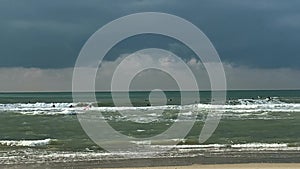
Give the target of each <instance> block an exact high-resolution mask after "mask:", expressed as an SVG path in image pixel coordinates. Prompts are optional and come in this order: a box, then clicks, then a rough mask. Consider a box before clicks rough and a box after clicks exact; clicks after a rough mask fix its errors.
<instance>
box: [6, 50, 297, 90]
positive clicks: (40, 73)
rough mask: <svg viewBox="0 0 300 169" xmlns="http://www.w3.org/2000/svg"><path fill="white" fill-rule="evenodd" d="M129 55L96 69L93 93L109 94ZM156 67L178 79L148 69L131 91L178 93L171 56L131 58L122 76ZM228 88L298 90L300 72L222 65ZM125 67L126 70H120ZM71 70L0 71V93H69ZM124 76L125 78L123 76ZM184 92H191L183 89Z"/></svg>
mask: <svg viewBox="0 0 300 169" xmlns="http://www.w3.org/2000/svg"><path fill="white" fill-rule="evenodd" d="M127 56H128V55H123V56H121V57H119V58H118V59H117V60H115V61H105V62H103V63H102V66H101V68H100V69H99V70H98V74H97V77H96V90H99V91H110V89H111V79H112V76H113V74H114V71H115V70H116V68H117V67H118V65H120V63H122V61H123V64H124V59H125V58H126V57H127ZM185 64H186V65H187V66H188V67H189V68H190V69H191V70H192V72H193V73H194V74H195V78H196V80H197V82H198V85H199V89H200V90H210V83H209V78H208V76H207V73H206V70H205V68H204V66H203V64H202V63H201V62H199V61H197V60H196V59H190V60H189V61H187V62H185ZM149 65H156V66H157V67H161V68H164V69H170V70H171V69H172V70H173V73H175V74H178V75H180V76H177V77H181V78H179V79H178V78H177V79H176V78H174V77H172V75H171V74H167V73H165V72H162V71H159V70H155V69H148V70H145V71H142V72H140V73H138V74H137V75H136V76H135V78H134V79H133V80H132V81H131V85H130V90H153V89H162V90H178V89H179V87H178V84H176V81H177V82H178V81H186V82H187V83H190V82H189V81H188V80H187V79H189V78H186V77H185V72H186V71H185V70H184V69H186V67H185V66H182V64H181V62H179V60H177V59H174V58H172V57H171V56H155V57H153V56H148V55H143V56H141V55H131V56H130V60H128V61H127V62H126V67H127V68H126V69H124V70H122V72H124V73H131V72H133V73H134V71H136V69H135V67H144V66H149ZM223 66H224V69H225V73H226V78H227V86H228V89H229V90H232V89H299V88H300V78H299V74H300V71H299V70H294V69H281V68H273V69H262V68H250V67H246V66H232V65H231V64H228V63H223ZM123 68H125V67H123ZM72 73H73V69H72V68H64V69H40V68H1V69H0V79H1V86H0V91H2V92H8V91H13V92H15V91H71V90H72ZM124 77H126V76H125V75H124ZM184 90H193V88H185V89H184Z"/></svg>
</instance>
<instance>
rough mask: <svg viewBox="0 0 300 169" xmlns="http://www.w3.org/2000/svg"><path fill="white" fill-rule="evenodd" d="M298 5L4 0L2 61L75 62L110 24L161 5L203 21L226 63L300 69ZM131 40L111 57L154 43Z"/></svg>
mask: <svg viewBox="0 0 300 169" xmlns="http://www.w3.org/2000/svg"><path fill="white" fill-rule="evenodd" d="M299 5H300V2H299V1H297V0H290V1H282V0H273V1H268V0H251V1H249V0H248V1H240V0H219V1H210V0H202V1H198V0H191V1H178V0H174V1H167V0H163V1H160V0H154V1H145V0H129V1H115V2H111V1H108V0H101V1H98V0H86V1H83V0H72V1H68V0H67V1H59V0H53V1H46V0H28V1H26V2H21V1H16V0H4V1H1V2H0V37H1V38H0V51H1V55H0V59H1V62H0V67H37V68H67V67H72V66H73V65H74V63H75V61H76V57H77V55H78V53H79V51H80V49H81V47H82V45H83V44H84V42H85V41H86V40H87V39H88V37H89V36H90V35H91V34H92V33H93V32H95V31H96V30H97V29H98V28H100V27H101V26H103V25H104V24H105V23H108V22H109V21H111V20H113V19H116V18H118V17H121V16H123V15H126V14H131V13H135V12H144V11H158V12H167V13H171V14H175V15H178V16H180V17H183V18H185V19H187V20H189V21H191V22H192V23H194V24H195V25H197V26H198V27H200V28H201V29H202V30H203V31H204V33H206V34H207V35H208V37H209V38H210V39H211V40H212V42H213V44H214V45H215V46H216V48H217V50H218V52H219V54H220V56H221V59H222V60H223V61H224V62H227V63H231V64H233V65H245V66H248V67H253V68H268V69H273V68H292V69H299V68H300V67H299V65H300V59H299V54H300V48H299V47H298V44H299V43H300V32H299V31H300V29H299V24H298V23H299V22H298V20H299V15H300V10H299ZM160 40H161V39H159V40H155V39H154V40H152V39H151V43H153V44H157V43H159V42H160ZM131 43H132V45H129V46H121V47H119V48H118V50H119V51H117V52H113V53H112V54H111V55H109V56H108V57H107V60H115V59H116V58H117V56H119V55H120V54H122V53H128V51H131V50H132V49H135V48H139V47H147V46H150V47H152V46H153V45H151V43H148V44H146V45H140V41H138V40H137V41H134V40H133V41H132V42H131ZM136 46H138V47H136ZM161 46H162V47H165V46H164V45H161ZM165 48H166V49H167V48H168V47H165ZM182 57H187V56H184V55H183V56H182ZM111 58H113V59H111Z"/></svg>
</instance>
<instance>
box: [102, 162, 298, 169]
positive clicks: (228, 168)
mask: <svg viewBox="0 0 300 169" xmlns="http://www.w3.org/2000/svg"><path fill="white" fill-rule="evenodd" d="M196 168H197V169H198V168H201V169H299V168H300V163H286V164H284V163H280V164H279V163H277V164H265V163H261V164H217V165H191V166H172V167H171V166H167V167H138V168H122V169H196ZM99 169H108V168H99ZM110 169H112V168H110ZM114 169H117V168H114Z"/></svg>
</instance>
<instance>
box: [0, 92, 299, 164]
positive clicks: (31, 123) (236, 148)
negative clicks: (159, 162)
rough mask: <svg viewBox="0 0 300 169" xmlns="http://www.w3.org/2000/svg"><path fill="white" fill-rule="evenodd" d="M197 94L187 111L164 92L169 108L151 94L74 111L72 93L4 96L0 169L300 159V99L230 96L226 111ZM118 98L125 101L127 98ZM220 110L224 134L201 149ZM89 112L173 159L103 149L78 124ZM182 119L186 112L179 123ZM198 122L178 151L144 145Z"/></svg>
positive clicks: (295, 95) (101, 96) (176, 95)
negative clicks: (206, 158)
mask: <svg viewBox="0 0 300 169" xmlns="http://www.w3.org/2000/svg"><path fill="white" fill-rule="evenodd" d="M199 93H200V99H199V98H190V99H191V100H192V102H191V103H190V104H186V105H181V92H172V91H169V92H165V95H166V97H167V103H166V104H161V105H159V104H156V105H151V103H150V102H149V94H150V92H130V93H129V95H130V99H131V104H132V105H127V104H125V102H124V104H121V105H120V104H119V106H118V107H117V106H115V104H114V102H113V99H112V94H111V93H110V92H97V93H96V98H97V102H77V103H73V99H72V93H2V94H0V164H22V163H44V162H50V161H51V162H63V161H64V162H74V161H90V160H101V159H120V158H125V157H126V158H128V157H130V158H140V157H143V158H145V157H147V156H148V157H149V158H151V157H153V156H154V155H155V157H156V158H159V157H162V158H163V157H195V156H201V155H214V156H226V155H230V156H233V155H236V156H239V155H241V154H243V153H244V154H249V152H250V153H252V154H259V153H261V152H268V153H273V154H275V155H276V154H277V153H280V152H292V153H296V154H297V153H298V152H300V132H299V129H300V91H228V92H227V100H226V103H225V104H224V105H212V104H210V102H211V92H199ZM88 95H89V94H87V93H81V97H82V98H85V97H87V96H88ZM115 96H117V97H119V98H121V100H122V97H124V99H125V96H126V94H125V93H123V92H119V93H116V95H115ZM216 108H217V110H218V111H222V112H223V114H222V118H221V121H220V123H219V126H218V127H217V129H216V131H215V132H214V133H213V135H212V136H211V137H210V138H209V139H208V140H207V141H206V142H205V143H202V144H199V143H198V138H199V133H200V132H201V129H202V127H203V125H204V122H205V120H206V117H207V115H208V113H210V112H211V111H212V110H216ZM87 109H88V111H87ZM89 111H93V112H96V113H101V114H102V115H103V116H102V117H103V119H100V120H103V121H106V122H107V123H108V124H109V125H110V126H111V127H113V128H114V129H115V130H116V131H118V132H119V133H122V134H123V135H127V136H130V137H135V138H143V139H145V140H143V141H132V143H134V144H136V145H139V146H140V145H150V146H153V147H159V148H160V149H166V150H168V153H162V154H159V153H156V152H143V153H144V154H143V156H141V154H139V153H138V152H130V151H126V152H122V151H120V152H110V151H108V150H106V149H104V148H103V147H101V146H99V145H97V144H95V143H94V142H93V141H92V140H91V139H90V138H89V137H88V135H87V134H86V133H85V132H84V130H83V129H82V127H81V125H80V123H79V122H78V118H77V115H78V114H80V113H88V112H89ZM179 111H182V112H183V116H182V117H181V118H180V119H178V118H177V117H178V113H179ZM193 117H196V122H195V123H194V126H193V128H192V129H191V130H190V132H189V133H187V135H186V137H185V138H177V139H178V140H176V141H177V142H178V144H177V145H175V146H174V145H172V144H171V143H172V141H174V140H170V142H168V141H166V140H162V142H151V140H147V138H149V137H152V136H155V135H157V134H160V133H163V132H164V131H165V130H167V129H168V128H169V127H170V126H172V124H173V123H174V122H176V121H178V120H182V121H189V120H193ZM99 134H101V133H99ZM103 137H105V136H103ZM175 139H176V138H175ZM111 142H112V143H116V142H118V140H111ZM170 147H171V148H170Z"/></svg>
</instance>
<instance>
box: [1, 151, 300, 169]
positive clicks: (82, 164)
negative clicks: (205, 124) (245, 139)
mask: <svg viewBox="0 0 300 169" xmlns="http://www.w3.org/2000/svg"><path fill="white" fill-rule="evenodd" d="M297 154H298V153H297ZM269 155H270V154H269ZM269 155H267V156H264V155H262V154H256V155H254V156H251V157H249V156H248V157H224V156H219V157H205V156H196V157H175V158H141V159H114V160H111V159H110V160H94V161H76V162H45V163H39V164H33V163H31V164H6V165H0V168H5V169H40V168H47V169H65V168H70V169H71V168H72V169H134V168H135V169H146V168H147V169H175V168H176V169H192V168H203V169H206V168H207V169H211V168H212V169H218V168H220V169H227V168H228V169H231V168H233V169H235V168H236V169H238V168H240V169H243V168H245V169H250V168H251V169H253V167H254V166H255V169H271V168H278V169H281V168H282V169H286V168H289V169H294V168H295V169H296V168H297V169H298V168H300V158H299V154H298V155H296V156H289V157H285V158H283V155H282V154H281V153H278V154H277V155H276V154H273V155H274V156H273V155H272V156H269Z"/></svg>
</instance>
